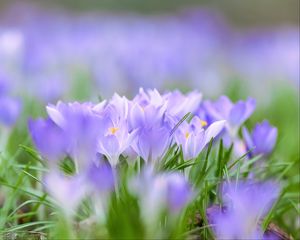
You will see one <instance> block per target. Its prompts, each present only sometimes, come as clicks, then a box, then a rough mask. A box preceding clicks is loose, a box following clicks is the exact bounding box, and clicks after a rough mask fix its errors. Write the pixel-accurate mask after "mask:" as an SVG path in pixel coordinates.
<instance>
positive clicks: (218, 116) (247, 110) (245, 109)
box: [203, 96, 256, 138]
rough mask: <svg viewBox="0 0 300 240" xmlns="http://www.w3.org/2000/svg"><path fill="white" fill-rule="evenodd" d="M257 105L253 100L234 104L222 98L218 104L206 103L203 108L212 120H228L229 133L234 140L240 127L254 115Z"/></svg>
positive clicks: (224, 97) (249, 99)
mask: <svg viewBox="0 0 300 240" xmlns="http://www.w3.org/2000/svg"><path fill="white" fill-rule="evenodd" d="M255 105H256V103H255V100H254V99H252V98H248V99H247V100H246V101H241V100H240V101H238V102H236V103H233V102H231V100H230V99H229V98H228V97H226V96H221V97H220V98H219V99H218V100H217V101H216V102H211V101H205V102H204V104H203V107H204V109H205V110H206V112H207V114H208V115H209V117H210V118H211V119H212V120H214V121H217V120H223V119H224V120H226V128H227V131H228V133H229V135H230V137H232V138H234V137H236V135H237V131H238V129H239V128H240V126H241V125H242V124H243V123H244V122H245V121H246V120H247V119H248V118H249V117H250V115H251V114H252V113H253V111H254V109H255Z"/></svg>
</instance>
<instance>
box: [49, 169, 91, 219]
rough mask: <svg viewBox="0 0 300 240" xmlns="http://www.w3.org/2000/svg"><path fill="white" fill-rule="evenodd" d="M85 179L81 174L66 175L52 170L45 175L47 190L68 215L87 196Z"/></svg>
mask: <svg viewBox="0 0 300 240" xmlns="http://www.w3.org/2000/svg"><path fill="white" fill-rule="evenodd" d="M83 183H84V182H83V179H82V178H81V177H79V176H77V175H76V176H64V175H62V174H61V173H59V172H56V171H51V172H50V173H48V174H47V175H46V176H45V177H44V185H45V188H46V191H47V192H48V193H49V194H50V196H51V197H52V198H53V199H54V200H55V201H56V203H57V205H58V206H60V208H61V210H62V211H64V213H65V214H67V215H72V214H73V213H74V211H76V208H77V207H78V205H79V204H80V202H81V200H82V199H83V197H84V196H85V194H86V192H85V189H84V188H83V187H82V186H83Z"/></svg>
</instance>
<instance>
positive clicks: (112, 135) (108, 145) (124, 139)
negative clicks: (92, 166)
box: [98, 113, 137, 167]
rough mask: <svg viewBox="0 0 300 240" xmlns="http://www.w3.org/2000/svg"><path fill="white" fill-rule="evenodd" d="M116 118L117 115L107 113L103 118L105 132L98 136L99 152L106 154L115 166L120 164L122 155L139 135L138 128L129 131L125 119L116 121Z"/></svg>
mask: <svg viewBox="0 0 300 240" xmlns="http://www.w3.org/2000/svg"><path fill="white" fill-rule="evenodd" d="M115 118H116V115H115V116H114V115H111V114H109V113H107V114H105V116H104V118H103V121H104V122H105V124H104V125H103V127H104V130H105V132H104V133H103V134H101V135H99V138H98V152H99V153H102V154H104V155H105V156H106V157H107V158H108V161H109V162H110V164H111V166H113V167H115V166H116V165H117V164H118V160H119V157H120V155H121V154H122V153H123V152H125V150H126V149H127V148H128V147H129V146H130V145H131V143H132V142H133V140H134V139H135V137H136V135H137V130H133V131H131V132H129V130H128V123H127V121H126V120H125V119H120V120H119V121H117V122H114V121H113V120H114V119H115Z"/></svg>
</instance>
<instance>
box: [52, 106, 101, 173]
mask: <svg viewBox="0 0 300 240" xmlns="http://www.w3.org/2000/svg"><path fill="white" fill-rule="evenodd" d="M93 107H94V105H93V104H91V103H83V104H80V103H77V102H75V103H69V104H65V103H62V102H59V103H58V104H57V105H56V106H54V105H49V106H48V107H47V112H48V115H49V117H50V118H51V120H52V121H53V122H54V123H55V124H56V125H57V126H58V127H59V128H61V129H62V130H63V132H64V139H65V141H66V142H67V147H66V148H67V149H66V152H67V153H68V154H69V155H70V156H71V157H72V158H73V159H74V160H75V163H76V165H77V166H78V167H79V168H86V167H87V166H88V165H89V163H90V161H96V155H97V143H98V138H99V136H101V134H104V132H105V130H104V128H103V125H105V122H104V120H103V119H102V118H101V117H100V116H99V114H98V113H96V112H94V111H93Z"/></svg>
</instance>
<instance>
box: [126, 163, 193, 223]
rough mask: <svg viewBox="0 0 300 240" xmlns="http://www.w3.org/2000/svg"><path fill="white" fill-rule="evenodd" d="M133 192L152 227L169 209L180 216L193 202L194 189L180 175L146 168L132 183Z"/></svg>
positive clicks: (144, 217) (144, 216)
mask: <svg viewBox="0 0 300 240" xmlns="http://www.w3.org/2000/svg"><path fill="white" fill-rule="evenodd" d="M129 186H130V189H131V192H132V193H133V194H135V195H137V196H138V198H139V201H140V207H141V211H142V216H143V219H144V220H145V221H146V222H147V223H148V224H149V225H151V224H152V223H154V224H155V223H157V221H158V220H159V217H160V214H161V213H162V211H163V210H165V209H167V210H168V211H170V213H171V214H175V215H176V214H178V213H180V211H181V210H182V209H183V208H184V207H185V206H186V205H187V204H188V203H189V201H191V199H192V195H193V194H192V189H191V187H190V185H189V183H188V182H187V181H186V180H185V178H184V176H183V175H181V174H179V173H161V174H156V173H154V171H153V169H152V168H150V167H146V168H145V169H144V170H143V171H142V172H141V173H140V175H139V176H137V177H136V178H135V179H133V180H132V181H131V182H130V185H129Z"/></svg>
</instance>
